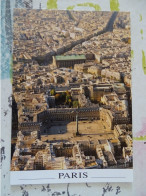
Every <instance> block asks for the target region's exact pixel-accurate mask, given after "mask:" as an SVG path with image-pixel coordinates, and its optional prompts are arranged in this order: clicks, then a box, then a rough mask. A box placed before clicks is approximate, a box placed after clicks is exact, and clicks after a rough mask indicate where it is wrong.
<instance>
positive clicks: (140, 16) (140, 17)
mask: <svg viewBox="0 0 146 196" xmlns="http://www.w3.org/2000/svg"><path fill="white" fill-rule="evenodd" d="M139 17H140V19H139V21H140V22H141V21H142V15H141V14H140V15H139Z"/></svg>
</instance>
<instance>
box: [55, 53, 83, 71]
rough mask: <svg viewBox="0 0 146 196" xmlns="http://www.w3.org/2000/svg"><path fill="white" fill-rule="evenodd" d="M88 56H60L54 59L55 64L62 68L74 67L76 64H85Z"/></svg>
mask: <svg viewBox="0 0 146 196" xmlns="http://www.w3.org/2000/svg"><path fill="white" fill-rule="evenodd" d="M85 61H86V56H85V55H84V54H77V55H76V54H73V55H66V56H64V55H58V56H54V57H53V64H54V65H55V66H57V67H58V68H60V67H73V66H74V65H75V64H81V63H85Z"/></svg>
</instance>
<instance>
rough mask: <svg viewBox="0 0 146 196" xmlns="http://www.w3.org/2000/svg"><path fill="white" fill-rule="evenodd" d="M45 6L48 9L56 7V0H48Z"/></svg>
mask: <svg viewBox="0 0 146 196" xmlns="http://www.w3.org/2000/svg"><path fill="white" fill-rule="evenodd" d="M47 8H48V9H57V0H48V2H47Z"/></svg>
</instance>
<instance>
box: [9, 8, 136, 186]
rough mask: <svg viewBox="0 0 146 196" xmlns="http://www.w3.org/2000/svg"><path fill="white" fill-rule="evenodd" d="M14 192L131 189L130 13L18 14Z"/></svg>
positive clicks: (15, 33)
mask: <svg viewBox="0 0 146 196" xmlns="http://www.w3.org/2000/svg"><path fill="white" fill-rule="evenodd" d="M13 27H14V30H13V81H12V90H13V93H12V138H11V185H18V184H48V183H81V182H107V181H108V182H132V181H133V140H132V93H131V88H132V86H131V31H130V13H129V12H107V11H106V12H103V11H70V10H67V11H65V10H64V11H63V10H42V9H38V10H35V9H15V10H14V18H13Z"/></svg>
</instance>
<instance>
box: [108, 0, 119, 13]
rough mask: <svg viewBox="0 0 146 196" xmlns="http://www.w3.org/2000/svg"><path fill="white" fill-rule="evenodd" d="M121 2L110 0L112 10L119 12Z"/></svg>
mask: <svg viewBox="0 0 146 196" xmlns="http://www.w3.org/2000/svg"><path fill="white" fill-rule="evenodd" d="M119 5H120V4H119V1H118V0H110V9H111V11H119V10H120V9H119Z"/></svg>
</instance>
